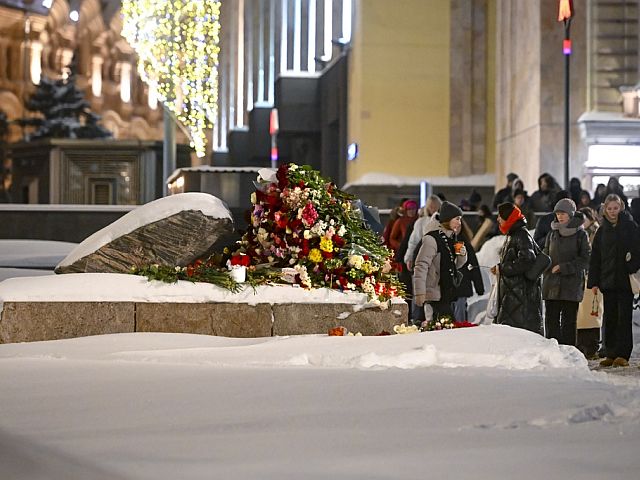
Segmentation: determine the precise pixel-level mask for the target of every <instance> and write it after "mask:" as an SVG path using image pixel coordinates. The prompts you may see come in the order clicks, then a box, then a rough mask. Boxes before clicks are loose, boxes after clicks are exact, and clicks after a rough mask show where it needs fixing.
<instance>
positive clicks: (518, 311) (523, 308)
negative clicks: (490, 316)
mask: <svg viewBox="0 0 640 480" xmlns="http://www.w3.org/2000/svg"><path fill="white" fill-rule="evenodd" d="M498 224H499V225H500V232H502V234H504V235H506V236H507V238H506V240H505V242H504V245H503V247H502V250H501V252H500V263H499V264H498V265H496V266H494V267H492V268H491V272H492V273H493V274H494V275H498V316H497V317H496V319H495V322H496V323H499V324H503V325H510V326H512V327H517V328H523V329H525V330H530V331H532V332H535V333H538V334H540V335H542V293H541V285H540V278H536V279H535V280H529V279H528V278H527V277H526V276H525V272H527V271H528V270H529V269H531V268H532V267H533V265H534V263H535V261H536V249H537V247H536V246H535V245H534V241H533V239H532V238H531V236H530V235H529V232H528V231H527V220H526V219H525V218H524V215H522V212H521V211H520V209H519V208H518V207H516V206H515V205H514V204H513V203H503V204H501V205H499V206H498Z"/></svg>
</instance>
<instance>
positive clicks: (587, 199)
mask: <svg viewBox="0 0 640 480" xmlns="http://www.w3.org/2000/svg"><path fill="white" fill-rule="evenodd" d="M591 204H592V200H591V195H589V192H587V191H586V190H582V191H581V192H580V201H579V202H578V204H577V207H578V209H579V210H580V209H582V208H586V207H588V208H591Z"/></svg>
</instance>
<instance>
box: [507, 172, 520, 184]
mask: <svg viewBox="0 0 640 480" xmlns="http://www.w3.org/2000/svg"><path fill="white" fill-rule="evenodd" d="M516 178H518V175H516V174H515V173H510V174H509V175H507V182H513V181H514V180H515V179H516Z"/></svg>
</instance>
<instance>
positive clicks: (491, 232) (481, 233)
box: [471, 205, 500, 251]
mask: <svg viewBox="0 0 640 480" xmlns="http://www.w3.org/2000/svg"><path fill="white" fill-rule="evenodd" d="M478 221H479V223H480V226H479V227H478V230H477V231H476V233H475V234H474V235H473V238H472V239H471V243H472V245H473V248H475V249H476V251H477V250H480V247H482V245H483V244H484V242H486V241H487V240H488V239H489V238H491V237H495V236H496V235H500V231H499V230H498V228H497V227H498V224H497V223H496V221H495V219H494V218H493V214H492V213H491V209H490V208H489V207H488V206H487V205H480V208H479V209H478Z"/></svg>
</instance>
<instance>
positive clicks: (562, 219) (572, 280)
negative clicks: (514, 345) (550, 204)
mask: <svg viewBox="0 0 640 480" xmlns="http://www.w3.org/2000/svg"><path fill="white" fill-rule="evenodd" d="M553 212H554V213H555V215H556V220H555V221H553V222H551V232H550V233H549V235H547V238H546V241H545V245H544V250H543V251H544V253H546V254H547V255H549V256H550V257H551V265H550V267H549V268H548V269H547V271H546V272H544V274H543V280H542V298H543V299H544V300H545V317H544V327H545V336H546V337H547V338H555V339H556V340H558V343H560V344H561V345H573V346H575V345H576V337H577V326H576V321H577V317H578V306H579V304H580V302H581V301H582V298H583V296H584V280H585V270H587V269H588V268H589V256H590V255H591V247H590V246H589V238H588V237H587V233H586V232H585V231H584V227H583V223H584V216H583V215H582V212H576V204H575V202H574V201H573V200H571V199H570V198H563V199H562V200H559V201H558V202H557V203H556V205H555V207H554V209H553Z"/></svg>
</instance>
